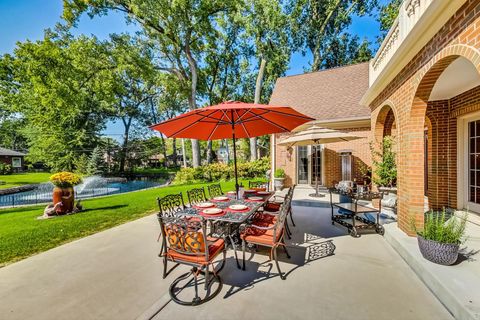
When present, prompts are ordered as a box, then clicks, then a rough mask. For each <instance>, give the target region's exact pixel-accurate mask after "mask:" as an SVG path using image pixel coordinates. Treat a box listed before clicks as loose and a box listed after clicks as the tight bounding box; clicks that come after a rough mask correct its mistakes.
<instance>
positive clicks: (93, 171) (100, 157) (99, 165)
mask: <svg viewBox="0 0 480 320" xmlns="http://www.w3.org/2000/svg"><path fill="white" fill-rule="evenodd" d="M104 154H105V153H104V150H103V149H102V148H100V147H98V146H97V147H95V149H93V151H92V154H91V155H90V158H89V159H88V165H87V173H88V174H89V175H101V174H103V173H105V172H106V171H107V164H106V163H105V158H104Z"/></svg>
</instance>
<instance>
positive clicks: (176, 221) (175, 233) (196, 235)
mask: <svg viewBox="0 0 480 320" xmlns="http://www.w3.org/2000/svg"><path fill="white" fill-rule="evenodd" d="M158 220H159V222H160V226H161V230H162V237H163V241H164V243H165V244H166V246H167V252H168V250H173V251H175V252H176V253H178V254H180V255H186V256H195V257H205V260H204V261H208V258H209V257H208V242H207V238H206V234H207V232H206V221H205V219H203V218H200V219H198V220H197V219H195V220H192V219H188V218H187V217H182V216H176V217H169V216H160V215H159V216H158ZM168 255H169V254H167V256H168ZM170 255H171V253H170ZM176 258H177V259H178V260H182V259H181V257H176ZM173 260H175V259H173ZM178 260H176V262H181V261H178ZM202 260H203V259H202Z"/></svg>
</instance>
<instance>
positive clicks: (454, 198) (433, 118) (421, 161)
mask: <svg viewBox="0 0 480 320" xmlns="http://www.w3.org/2000/svg"><path fill="white" fill-rule="evenodd" d="M452 51H454V50H452V49H451V48H450V49H449V51H448V52H450V53H452ZM474 58H475V56H474V54H473V53H471V52H467V54H465V50H463V51H461V52H459V53H458V54H450V55H447V54H442V53H440V54H439V56H438V58H437V59H436V62H435V63H431V64H430V65H428V66H426V67H425V68H424V69H425V70H424V72H423V73H420V75H419V76H418V77H419V82H418V83H419V84H418V86H417V88H416V93H415V96H414V99H413V103H412V107H411V110H410V115H409V118H408V122H407V125H406V127H405V133H404V139H405V146H406V148H407V150H406V157H405V160H406V161H405V163H403V165H404V169H405V170H402V172H403V173H404V174H405V175H406V185H405V186H404V188H405V191H406V195H407V196H406V198H405V199H406V201H405V202H404V203H403V204H402V205H403V206H404V207H403V208H402V212H404V213H406V214H404V215H403V217H402V219H403V222H402V224H403V226H401V227H402V229H404V230H405V231H408V230H409V229H410V232H409V233H412V230H411V228H409V227H408V224H411V222H412V221H413V220H412V219H415V221H416V224H417V225H418V226H421V225H422V224H423V213H424V212H425V211H426V210H429V209H433V210H439V209H442V208H444V207H449V208H456V209H463V208H469V209H471V210H472V209H475V210H480V131H479V135H478V137H479V138H478V140H479V141H478V142H479V149H478V151H479V153H478V158H479V159H478V181H477V178H476V176H477V165H476V157H477V153H476V151H477V149H476V140H477V135H476V125H477V123H478V125H479V129H480V113H479V111H480V74H479V73H478V71H477V70H478V69H477V66H476V65H475V64H474V63H473V62H472V61H475V60H474ZM478 61H480V60H478ZM477 121H478V122H477ZM470 127H472V128H473V130H470V129H469V128H470ZM470 141H473V143H472V144H470ZM466 172H468V175H467V174H465V173H466ZM470 193H471V194H470ZM477 196H478V200H477ZM399 205H400V204H399ZM475 210H474V211H475Z"/></svg>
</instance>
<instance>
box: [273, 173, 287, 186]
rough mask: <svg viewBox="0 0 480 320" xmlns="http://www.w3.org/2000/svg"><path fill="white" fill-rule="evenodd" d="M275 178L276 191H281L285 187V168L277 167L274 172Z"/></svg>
mask: <svg viewBox="0 0 480 320" xmlns="http://www.w3.org/2000/svg"><path fill="white" fill-rule="evenodd" d="M273 180H274V186H275V191H281V190H282V189H283V185H284V183H283V182H284V180H285V170H283V169H281V168H278V169H275V172H274V173H273Z"/></svg>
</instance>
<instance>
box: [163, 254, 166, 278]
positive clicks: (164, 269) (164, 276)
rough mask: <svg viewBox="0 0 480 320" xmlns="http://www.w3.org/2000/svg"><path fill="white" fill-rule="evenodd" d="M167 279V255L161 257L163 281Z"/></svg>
mask: <svg viewBox="0 0 480 320" xmlns="http://www.w3.org/2000/svg"><path fill="white" fill-rule="evenodd" d="M166 277H167V255H165V256H164V257H163V279H165V278H166Z"/></svg>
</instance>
